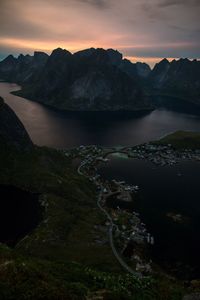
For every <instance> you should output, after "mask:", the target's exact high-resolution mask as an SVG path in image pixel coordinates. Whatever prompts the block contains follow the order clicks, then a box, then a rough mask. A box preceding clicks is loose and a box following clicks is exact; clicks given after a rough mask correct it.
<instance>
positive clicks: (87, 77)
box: [0, 48, 152, 111]
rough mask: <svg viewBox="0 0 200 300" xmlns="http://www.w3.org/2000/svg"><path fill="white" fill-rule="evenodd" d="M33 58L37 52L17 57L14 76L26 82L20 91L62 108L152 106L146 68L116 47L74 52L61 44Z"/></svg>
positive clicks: (93, 108)
mask: <svg viewBox="0 0 200 300" xmlns="http://www.w3.org/2000/svg"><path fill="white" fill-rule="evenodd" d="M30 60H31V63H30ZM33 60H34V61H35V55H34V59H33V58H30V56H22V55H21V56H20V57H19V58H18V59H17V67H16V66H15V68H14V70H13V71H12V72H13V73H12V78H16V82H18V83H21V84H22V86H23V89H22V91H18V92H16V94H17V95H22V96H24V97H27V98H29V99H32V100H35V101H39V102H41V103H44V104H46V105H49V106H53V107H55V108H57V109H62V110H82V111H84V110H111V111H112V110H143V109H151V108H152V107H151V105H150V103H149V102H148V100H147V99H146V97H145V96H144V93H143V91H142V88H141V86H140V79H141V78H142V77H143V76H146V75H144V73H145V72H144V71H141V68H140V67H141V66H139V65H136V64H132V63H131V62H130V61H128V60H123V57H122V54H121V53H119V52H118V51H116V50H113V49H108V50H104V49H94V48H91V49H86V50H83V51H79V52H77V53H75V54H71V53H70V52H68V51H67V50H63V49H61V48H58V49H55V50H54V51H53V52H52V54H51V55H50V56H49V57H48V59H43V60H42V63H40V64H39V65H38V64H37V65H36V64H34V65H33ZM19 61H22V62H23V63H22V64H20V63H19ZM2 65H3V62H2ZM19 66H21V67H19ZM30 66H31V67H30ZM0 70H1V64H0ZM16 70H18V71H16ZM13 74H14V75H13ZM140 74H142V75H141V76H140ZM8 77H9V76H8ZM8 77H7V78H8ZM4 78H5V76H4Z"/></svg>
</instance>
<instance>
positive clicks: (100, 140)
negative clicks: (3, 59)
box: [0, 82, 200, 148]
mask: <svg viewBox="0 0 200 300" xmlns="http://www.w3.org/2000/svg"><path fill="white" fill-rule="evenodd" d="M19 88H20V87H19V86H18V85H16V84H12V83H4V82H0V96H2V97H3V98H4V99H5V102H6V103H7V104H8V105H10V107H11V108H13V110H14V111H15V113H16V114H17V115H18V116H19V118H20V119H21V121H22V122H23V124H24V125H25V127H26V129H27V131H28V132H29V134H30V136H31V138H32V140H33V141H34V143H36V144H38V145H46V146H51V147H55V148H65V147H74V146H78V145H80V144H98V145H104V146H114V145H136V144H139V143H143V142H147V141H149V140H152V139H157V138H159V137H160V136H162V135H164V134H167V133H169V132H172V131H175V130H180V129H182V130H194V131H200V117H199V116H198V115H194V114H186V113H177V112H174V111H170V110H167V109H164V108H163V109H159V110H154V111H152V112H149V113H133V112H123V113H122V112H121V113H117V112H113V113H106V112H102V113H75V112H60V111H56V110H53V109H50V108H48V107H46V106H43V105H41V104H39V103H36V102H33V101H30V100H26V99H24V98H21V97H17V96H14V95H12V94H10V92H11V91H14V90H18V89H19Z"/></svg>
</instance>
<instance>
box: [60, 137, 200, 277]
mask: <svg viewBox="0 0 200 300" xmlns="http://www.w3.org/2000/svg"><path fill="white" fill-rule="evenodd" d="M116 153H118V154H121V155H126V157H127V158H132V159H145V160H149V161H151V162H152V163H153V164H155V165H158V166H166V165H174V164H176V163H178V162H180V161H181V160H186V161H187V160H195V161H200V150H194V151H193V150H191V149H185V150H181V151H180V150H179V151H177V150H175V149H174V148H173V147H172V145H171V144H167V145H156V144H152V143H147V144H144V145H139V146H135V147H113V148H106V147H97V146H96V145H91V146H84V145H81V146H80V147H77V148H75V149H72V150H71V151H70V152H69V151H66V152H65V155H66V156H70V157H71V158H72V159H73V160H75V161H76V162H77V166H76V167H77V170H78V173H79V174H80V175H84V176H86V177H87V178H88V179H89V180H90V181H92V182H93V183H94V184H95V186H96V189H97V192H98V198H97V206H98V207H99V208H100V209H101V210H102V212H103V213H104V214H105V216H106V221H105V224H104V227H105V229H106V228H107V229H106V230H105V231H107V232H108V235H109V239H110V246H111V248H112V250H113V253H114V255H115V256H116V258H117V259H118V261H119V263H120V264H121V265H122V267H124V268H125V269H126V270H127V271H129V273H132V274H134V275H137V276H139V277H140V276H145V275H148V274H149V273H151V272H152V262H151V260H150V259H149V258H148V259H147V258H146V256H145V255H143V253H144V251H143V250H144V249H146V248H147V247H152V246H153V245H154V243H155V242H156V241H154V237H153V236H152V235H151V233H149V232H147V229H146V226H145V224H144V223H142V221H141V219H140V216H139V214H138V213H137V212H135V211H130V209H129V210H127V209H122V208H120V206H116V205H115V206H113V207H110V206H109V205H108V202H109V200H110V199H114V200H116V203H118V202H121V203H130V202H132V201H133V196H134V195H135V194H136V193H137V192H138V190H139V187H138V186H136V185H128V184H126V183H125V182H124V181H117V180H115V179H113V180H111V181H108V180H104V179H103V178H101V176H100V175H99V174H98V166H99V165H100V164H102V163H107V162H108V161H109V156H110V155H111V154H116ZM95 226H96V227H95V228H98V227H101V226H102V225H95ZM96 243H99V244H101V243H104V241H101V240H98V239H97V240H96ZM130 266H131V267H130Z"/></svg>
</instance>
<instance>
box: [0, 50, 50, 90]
mask: <svg viewBox="0 0 200 300" xmlns="http://www.w3.org/2000/svg"><path fill="white" fill-rule="evenodd" d="M47 59H48V55H47V54H46V53H44V52H34V55H33V56H30V55H28V54H27V55H23V54H20V55H19V56H18V58H14V57H13V56H12V55H9V56H8V57H7V58H5V59H4V60H3V61H2V62H0V78H2V79H4V80H7V81H12V82H16V83H19V84H24V83H30V82H33V81H35V79H36V78H37V76H38V74H39V72H40V70H41V69H42V68H43V66H44V65H45V63H46V61H47Z"/></svg>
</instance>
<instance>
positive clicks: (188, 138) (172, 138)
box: [153, 131, 200, 150]
mask: <svg viewBox="0 0 200 300" xmlns="http://www.w3.org/2000/svg"><path fill="white" fill-rule="evenodd" d="M153 143H154V144H157V145H167V144H171V145H172V146H173V147H174V148H175V149H193V150H194V149H200V133H199V132H189V131H176V132H174V133H172V134H169V135H167V136H165V137H164V138H162V139H160V140H159V141H155V142H153Z"/></svg>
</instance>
